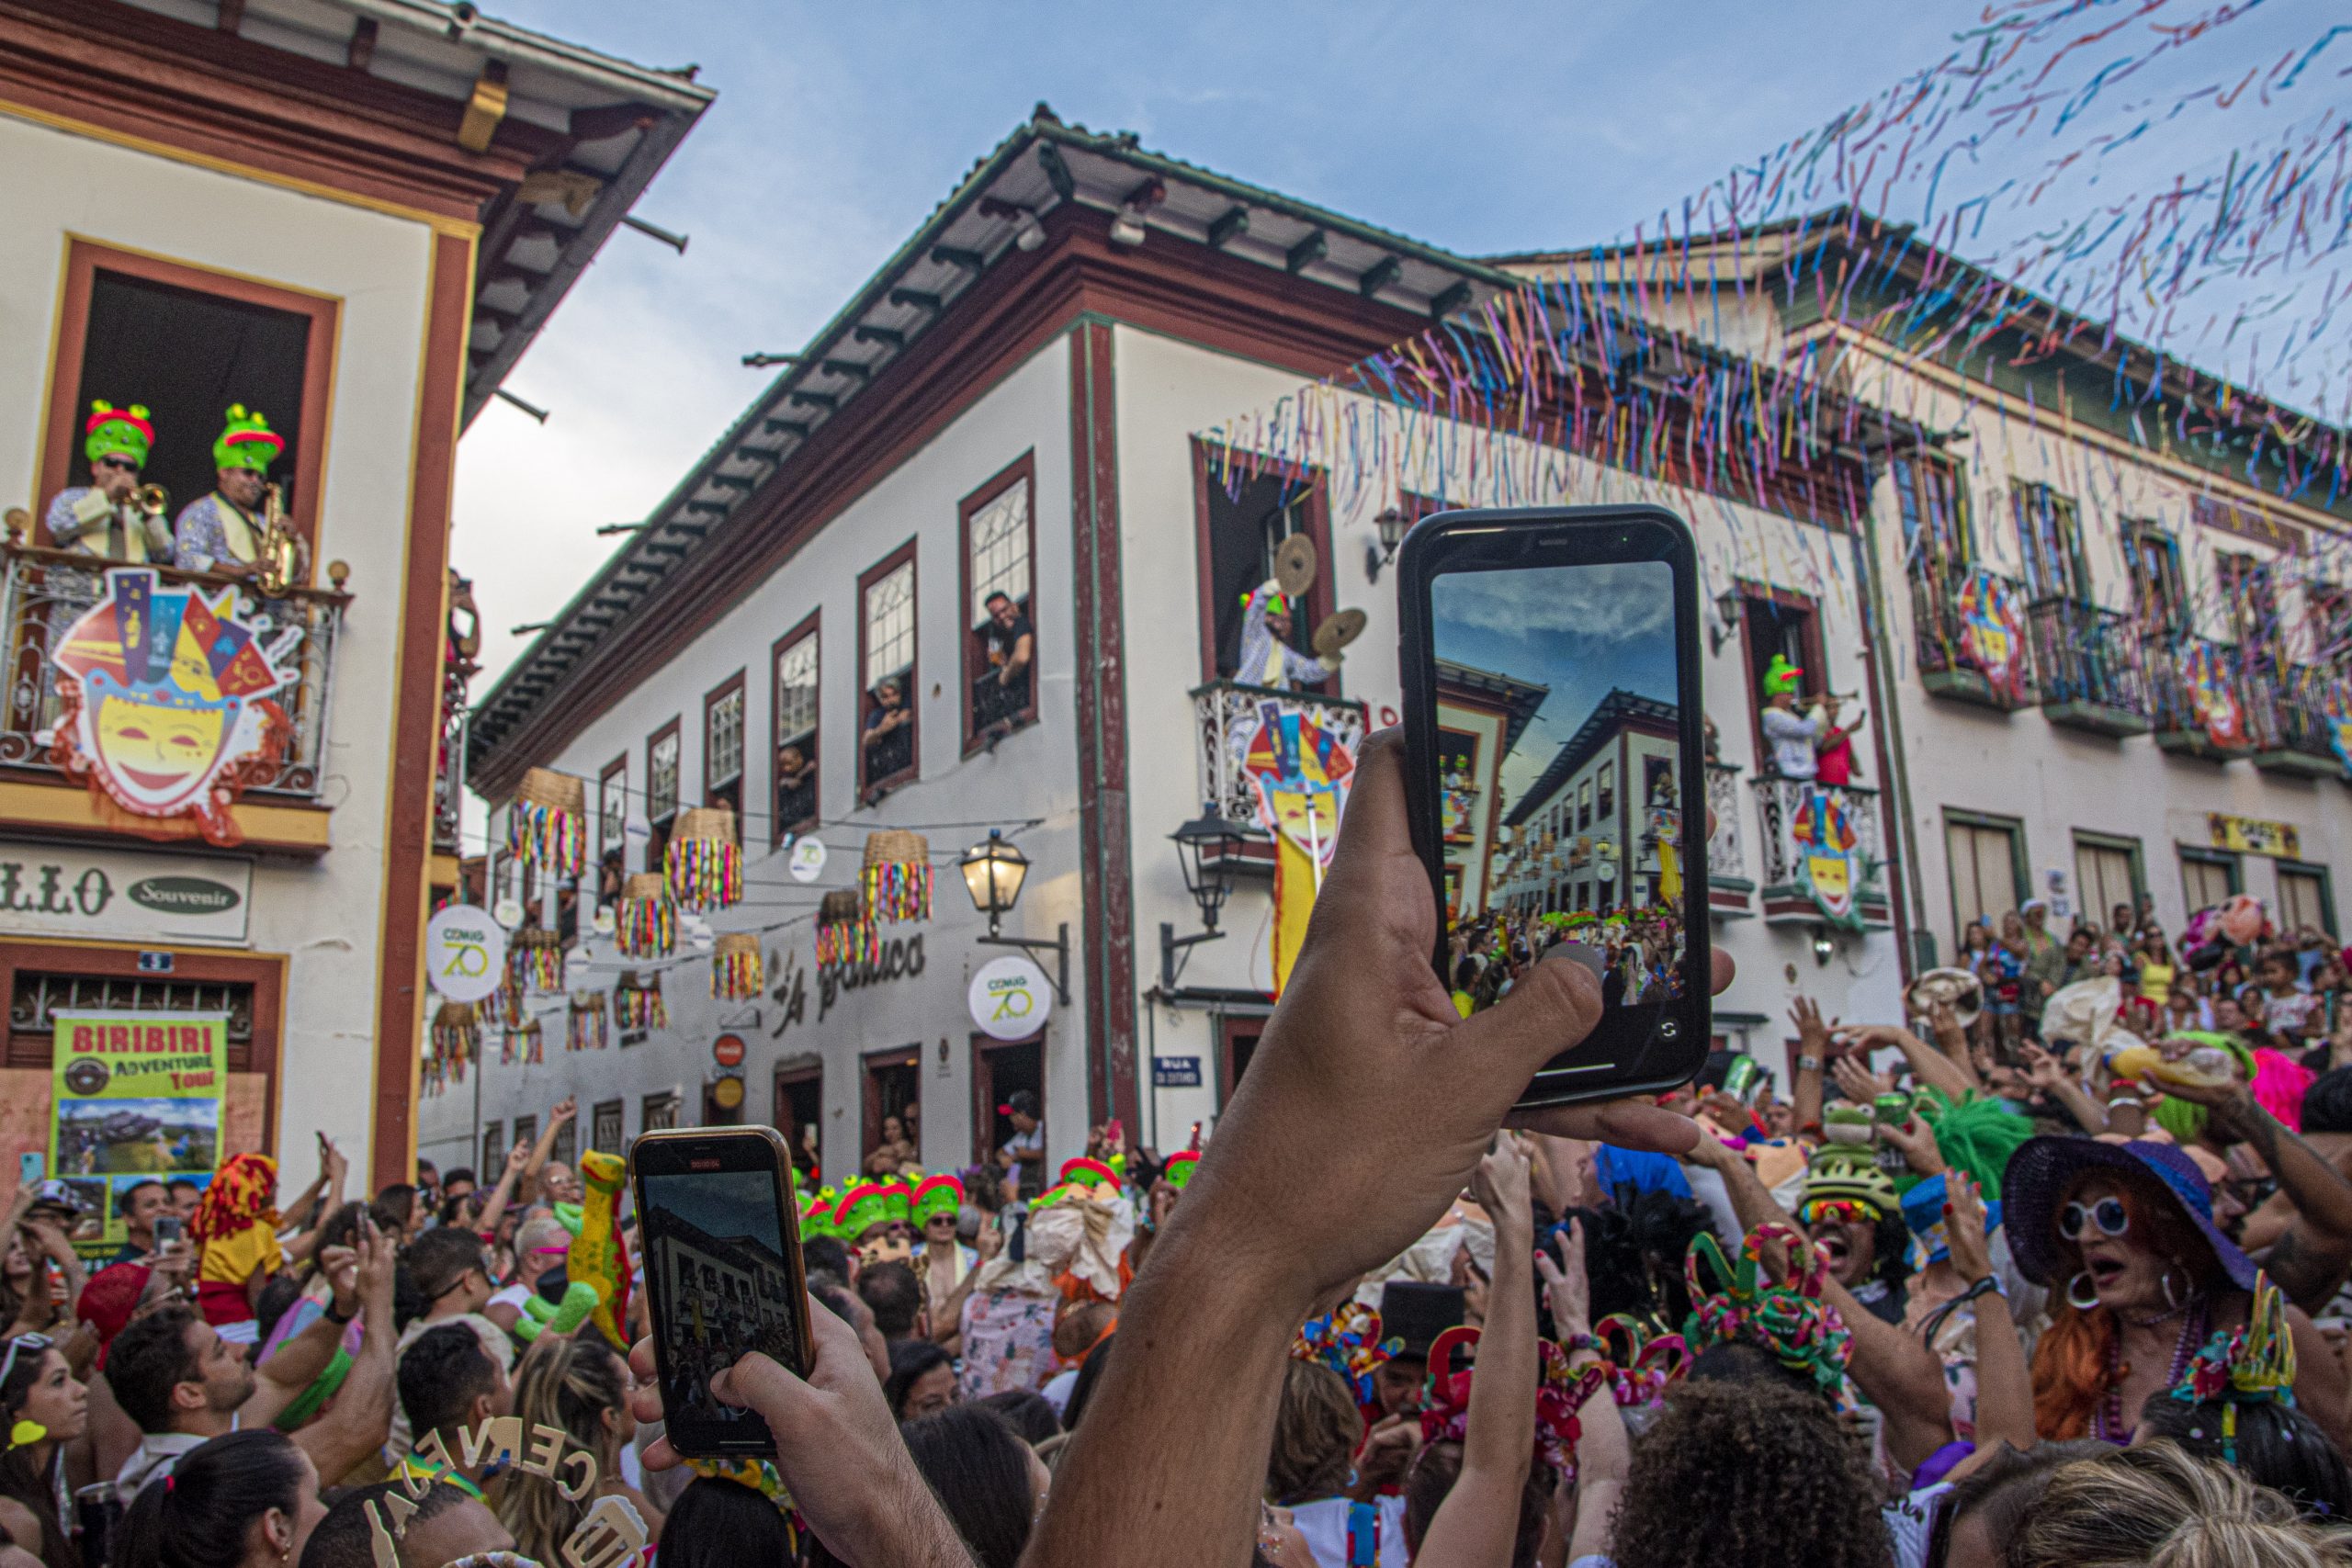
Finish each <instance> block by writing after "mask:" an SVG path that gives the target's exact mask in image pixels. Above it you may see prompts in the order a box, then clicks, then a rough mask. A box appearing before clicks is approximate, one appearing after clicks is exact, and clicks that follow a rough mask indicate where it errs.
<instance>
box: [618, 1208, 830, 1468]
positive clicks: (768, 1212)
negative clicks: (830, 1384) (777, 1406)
mask: <svg viewBox="0 0 2352 1568" xmlns="http://www.w3.org/2000/svg"><path fill="white" fill-rule="evenodd" d="M639 1184H640V1190H641V1193H642V1200H643V1203H644V1211H645V1212H644V1217H643V1224H644V1231H645V1278H646V1282H647V1283H648V1284H649V1285H650V1287H651V1288H652V1290H653V1307H654V1313H655V1322H654V1332H655V1333H656V1334H657V1335H658V1336H660V1340H661V1349H662V1356H661V1361H662V1411H663V1414H664V1416H665V1417H666V1419H667V1420H668V1422H669V1424H670V1429H671V1432H672V1433H673V1436H678V1437H680V1438H683V1439H684V1441H683V1442H682V1444H681V1447H682V1448H686V1447H689V1446H690V1447H691V1448H692V1449H694V1450H718V1449H726V1450H739V1451H741V1450H761V1449H765V1448H768V1447H770V1446H772V1440H771V1438H770V1437H769V1433H768V1428H767V1423H766V1422H765V1421H763V1420H762V1419H761V1418H760V1417H759V1416H757V1415H756V1414H754V1413H753V1412H752V1411H749V1410H745V1409H741V1408H738V1407H737V1406H734V1405H731V1404H721V1403H719V1401H718V1400H717V1399H716V1398H714V1397H713V1396H712V1394H711V1392H710V1380H711V1378H712V1376H713V1375H714V1374H716V1373H718V1372H719V1371H723V1370H724V1369H726V1368H727V1367H729V1366H732V1365H733V1364H734V1363H735V1361H736V1360H737V1359H739V1358H741V1356H743V1355H744V1354H745V1353H746V1352H748V1351H752V1350H757V1351H759V1352H761V1353H762V1354H763V1355H766V1356H768V1357H771V1358H773V1359H775V1361H776V1363H777V1364H778V1365H780V1366H784V1367H795V1366H797V1362H798V1359H799V1351H798V1345H799V1342H800V1340H799V1332H798V1327H799V1325H798V1323H797V1319H796V1317H795V1315H794V1314H797V1312H798V1311H799V1310H800V1303H799V1302H798V1301H797V1300H796V1299H794V1292H793V1289H792V1274H791V1269H790V1267H789V1266H788V1264H787V1263H786V1259H785V1242H784V1227H783V1216H782V1215H781V1214H780V1213H778V1212H777V1209H776V1196H775V1177H774V1176H773V1175H771V1174H770V1173H769V1172H767V1171H764V1170H723V1171H707V1172H703V1171H696V1172H690V1173H684V1174H677V1175H668V1174H664V1175H653V1174H647V1175H645V1176H643V1177H642V1178H640V1179H639Z"/></svg>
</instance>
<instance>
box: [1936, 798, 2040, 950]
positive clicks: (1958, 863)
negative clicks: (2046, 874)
mask: <svg viewBox="0 0 2352 1568" xmlns="http://www.w3.org/2000/svg"><path fill="white" fill-rule="evenodd" d="M1944 863H1945V868H1946V871H1947V872H1948V874H1950V877H1951V947H1952V951H1953V952H1954V953H1963V954H1964V953H1966V952H1967V948H1968V944H1967V942H1965V941H1964V940H1962V939H1963V938H1964V937H1965V935H1966V933H1967V931H1968V927H1969V925H1970V924H1971V923H1972V922H1973V921H1978V920H1981V921H1983V922H1984V923H1985V928H1986V930H1987V931H1988V932H1989V934H1990V935H1991V936H1992V937H1993V938H1994V939H1995V940H1996V941H1997V940H1998V939H1999V937H2000V934H2001V917H2003V916H2004V915H2007V914H2008V913H2009V912H2011V911H2012V910H2014V909H2016V908H2018V907H2019V906H2020V905H2022V904H2023V903H2024V902H2025V894H2026V887H2027V873H2026V855H2025V825H2024V824H2023V823H2021V822H2019V821H2018V820H2017V819H2016V818H2008V817H1987V816H1985V815H1983V814H1981V813H1979V812H1974V811H1947V812H1945V813H1944ZM1962 962H1963V963H1965V962H1967V960H1966V959H1965V958H1963V959H1962Z"/></svg>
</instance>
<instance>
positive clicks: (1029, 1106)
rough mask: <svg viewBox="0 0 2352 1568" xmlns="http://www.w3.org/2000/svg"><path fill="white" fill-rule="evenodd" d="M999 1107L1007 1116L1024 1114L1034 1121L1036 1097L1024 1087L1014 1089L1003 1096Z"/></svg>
mask: <svg viewBox="0 0 2352 1568" xmlns="http://www.w3.org/2000/svg"><path fill="white" fill-rule="evenodd" d="M999 1109H1000V1110H1001V1111H1003V1112H1004V1113H1005V1114H1006V1115H1007V1116H1026V1117H1028V1118H1030V1119H1031V1120H1032V1121H1035V1119H1036V1115H1037V1097H1036V1096H1035V1095H1034V1094H1032V1093H1030V1092H1029V1091H1028V1090H1027V1089H1014V1090H1013V1091H1012V1093H1011V1094H1008V1095H1006V1096H1005V1097H1004V1104H1003V1105H1002V1106H1001V1107H999Z"/></svg>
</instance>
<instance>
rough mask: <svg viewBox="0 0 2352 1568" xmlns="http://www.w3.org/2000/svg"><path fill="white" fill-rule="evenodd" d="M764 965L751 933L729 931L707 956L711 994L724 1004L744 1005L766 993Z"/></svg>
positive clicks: (766, 978) (755, 940)
mask: <svg viewBox="0 0 2352 1568" xmlns="http://www.w3.org/2000/svg"><path fill="white" fill-rule="evenodd" d="M767 985H768V971H767V965H766V964H764V963H763V962H762V961H761V958H760V939H759V936H758V935H757V933H755V932H752V931H729V932H727V933H726V934H725V935H723V936H721V937H720V938H719V939H718V951H717V952H715V953H712V954H711V955H710V994H711V995H712V996H714V997H717V998H718V999H719V1000H720V1001H723V1002H747V1001H750V1000H751V999H752V998H754V997H757V996H758V995H759V994H760V993H761V992H763V991H764V990H766V989H767Z"/></svg>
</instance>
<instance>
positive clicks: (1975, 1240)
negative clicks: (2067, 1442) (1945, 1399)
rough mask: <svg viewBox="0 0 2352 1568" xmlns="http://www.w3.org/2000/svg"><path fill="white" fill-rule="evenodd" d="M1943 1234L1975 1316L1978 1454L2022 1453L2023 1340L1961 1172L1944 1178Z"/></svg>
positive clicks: (2029, 1382)
mask: <svg viewBox="0 0 2352 1568" xmlns="http://www.w3.org/2000/svg"><path fill="white" fill-rule="evenodd" d="M1944 1196H1945V1198H1946V1200H1947V1201H1946V1202H1945V1204H1944V1231H1945V1233H1946V1235H1948V1236H1949V1237H1950V1238H1951V1266H1952V1269H1953V1270H1954V1272H1956V1273H1958V1274H1959V1275H1960V1277H1961V1278H1962V1280H1967V1281H1968V1288H1969V1290H1970V1291H1971V1292H1981V1293H1976V1294H1975V1295H1974V1299H1973V1301H1972V1302H1971V1303H1970V1305H1971V1307H1973V1310H1974V1311H1975V1314H1976V1448H1977V1450H1978V1451H1979V1452H1980V1453H1981V1452H1985V1451H1988V1450H1992V1449H1993V1448H1994V1447H1995V1446H1996V1444H1999V1443H2003V1442H2006V1443H2007V1444H2008V1445H2009V1446H2010V1447H2011V1448H2013V1449H2017V1450H2026V1449H2030V1448H2031V1447H2033V1444H2034V1427H2033V1377H2032V1374H2031V1372H2030V1371H2029V1370H2028V1368H2027V1365H2026V1359H2025V1341H2024V1340H2023V1339H2021V1338H2019V1337H2018V1325H2017V1320H2016V1319H2015V1318H2013V1317H2011V1316H2010V1315H2009V1298H2008V1297H2007V1296H2005V1295H2003V1294H2002V1293H2001V1286H2000V1277H1999V1276H1998V1275H1997V1274H1996V1273H1995V1272H1994V1269H1993V1249H1992V1247H1991V1246H1990V1244H1989V1243H1988V1242H1987V1240H1986V1238H1985V1204H1984V1201H1983V1199H1982V1198H1980V1197H1979V1196H1978V1194H1977V1190H1976V1183H1975V1182H1974V1181H1973V1180H1972V1179H1970V1178H1969V1176H1968V1175H1967V1173H1965V1172H1964V1171H1957V1170H1955V1171H1952V1172H1950V1173H1949V1174H1947V1175H1946V1176H1945V1178H1944Z"/></svg>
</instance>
